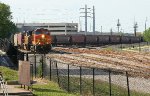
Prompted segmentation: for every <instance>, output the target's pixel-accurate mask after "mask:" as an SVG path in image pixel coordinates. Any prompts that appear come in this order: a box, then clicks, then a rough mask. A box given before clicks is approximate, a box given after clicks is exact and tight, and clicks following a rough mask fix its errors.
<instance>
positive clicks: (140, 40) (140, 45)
mask: <svg viewBox="0 0 150 96" xmlns="http://www.w3.org/2000/svg"><path fill="white" fill-rule="evenodd" d="M140 43H141V37H139V52H140V51H141V44H140Z"/></svg>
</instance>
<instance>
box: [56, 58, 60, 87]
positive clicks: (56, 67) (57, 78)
mask: <svg viewBox="0 0 150 96" xmlns="http://www.w3.org/2000/svg"><path fill="white" fill-rule="evenodd" d="M55 64H56V71H57V79H58V85H59V86H60V83H59V72H58V66H57V61H55Z"/></svg>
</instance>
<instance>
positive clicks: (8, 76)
mask: <svg viewBox="0 0 150 96" xmlns="http://www.w3.org/2000/svg"><path fill="white" fill-rule="evenodd" d="M0 72H2V74H3V77H4V79H5V80H6V81H12V80H18V72H17V71H15V70H12V69H10V68H7V67H3V66H0Z"/></svg>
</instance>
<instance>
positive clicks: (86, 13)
mask: <svg viewBox="0 0 150 96" xmlns="http://www.w3.org/2000/svg"><path fill="white" fill-rule="evenodd" d="M80 9H84V10H85V12H80V13H85V16H80V17H85V35H86V34H87V17H91V16H88V13H90V12H88V11H87V10H88V9H91V8H87V5H85V8H80Z"/></svg>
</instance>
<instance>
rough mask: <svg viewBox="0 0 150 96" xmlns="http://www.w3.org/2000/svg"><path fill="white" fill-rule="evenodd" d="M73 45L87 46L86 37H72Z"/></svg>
mask: <svg viewBox="0 0 150 96" xmlns="http://www.w3.org/2000/svg"><path fill="white" fill-rule="evenodd" d="M71 44H72V45H85V36H84V35H72V36H71Z"/></svg>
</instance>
